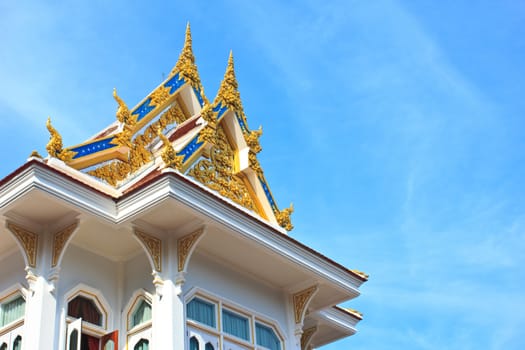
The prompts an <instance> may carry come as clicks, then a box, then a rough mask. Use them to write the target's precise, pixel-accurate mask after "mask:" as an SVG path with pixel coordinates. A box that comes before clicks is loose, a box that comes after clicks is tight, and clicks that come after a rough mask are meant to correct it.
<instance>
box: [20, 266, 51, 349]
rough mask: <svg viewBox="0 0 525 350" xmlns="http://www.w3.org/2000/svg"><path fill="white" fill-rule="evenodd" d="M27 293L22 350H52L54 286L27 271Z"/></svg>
mask: <svg viewBox="0 0 525 350" xmlns="http://www.w3.org/2000/svg"><path fill="white" fill-rule="evenodd" d="M26 278H27V280H28V282H29V293H28V295H27V297H26V317H25V322H24V335H25V336H24V338H23V340H22V349H23V350H34V349H39V350H54V349H56V346H55V344H54V341H55V339H54V338H55V326H56V305H57V304H56V297H55V296H54V295H53V291H54V286H53V284H52V283H49V282H48V281H47V280H46V279H45V278H44V277H42V276H36V275H35V274H34V272H33V271H32V270H31V269H28V270H27V277H26Z"/></svg>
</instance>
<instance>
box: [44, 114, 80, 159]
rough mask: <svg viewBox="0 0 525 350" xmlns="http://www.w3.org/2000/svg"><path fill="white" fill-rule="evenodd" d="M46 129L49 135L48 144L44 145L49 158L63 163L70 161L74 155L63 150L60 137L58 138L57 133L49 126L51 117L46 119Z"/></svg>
mask: <svg viewBox="0 0 525 350" xmlns="http://www.w3.org/2000/svg"><path fill="white" fill-rule="evenodd" d="M46 127H47V130H48V131H49V134H50V137H49V142H48V143H47V145H46V150H47V153H49V155H50V156H51V157H55V158H58V159H61V160H63V161H64V162H68V161H70V160H71V159H72V158H73V156H74V153H73V152H71V151H68V150H67V149H64V148H63V147H64V146H63V144H62V136H60V134H59V133H58V131H57V130H56V129H55V128H54V127H53V125H51V117H48V118H47V122H46Z"/></svg>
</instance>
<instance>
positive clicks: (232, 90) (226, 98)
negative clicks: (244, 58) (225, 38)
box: [215, 51, 244, 115]
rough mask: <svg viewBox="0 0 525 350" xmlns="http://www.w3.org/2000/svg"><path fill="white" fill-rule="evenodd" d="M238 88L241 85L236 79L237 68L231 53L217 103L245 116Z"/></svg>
mask: <svg viewBox="0 0 525 350" xmlns="http://www.w3.org/2000/svg"><path fill="white" fill-rule="evenodd" d="M238 87H239V84H238V83H237V78H236V77H235V68H234V64H233V52H231V51H230V57H228V65H227V67H226V72H225V73H224V78H223V79H222V82H221V85H220V87H219V92H218V93H217V97H216V98H215V103H216V104H218V103H219V102H222V103H223V104H224V105H226V106H227V107H228V108H229V109H231V110H233V111H236V112H239V113H241V114H242V115H244V113H243V108H242V103H241V94H240V93H239V90H238Z"/></svg>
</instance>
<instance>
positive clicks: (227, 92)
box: [46, 24, 293, 231]
mask: <svg viewBox="0 0 525 350" xmlns="http://www.w3.org/2000/svg"><path fill="white" fill-rule="evenodd" d="M113 96H114V98H115V101H116V102H117V105H118V107H117V112H116V116H115V117H116V120H115V122H114V123H112V124H111V125H109V126H107V127H106V128H104V129H103V130H101V131H100V132H99V133H97V134H96V136H94V137H92V138H90V139H88V140H86V141H85V142H82V143H80V144H77V145H74V146H69V147H64V146H63V144H62V137H61V135H60V134H59V132H58V131H57V130H56V129H55V128H54V127H53V126H52V124H51V120H50V119H48V121H47V128H48V130H49V132H50V141H49V143H48V144H47V147H46V149H47V151H48V153H49V157H48V158H47V162H48V163H50V164H54V165H55V166H56V167H60V168H61V170H62V171H66V172H67V173H68V174H69V175H70V176H72V177H76V178H78V180H79V181H81V182H83V183H85V184H87V185H89V186H92V187H94V188H97V189H99V190H100V189H101V188H103V189H105V190H102V191H103V192H104V191H105V192H107V193H108V194H111V195H114V193H124V192H125V191H128V190H130V189H132V188H135V187H137V185H138V184H140V182H141V181H144V179H147V178H151V176H153V175H154V174H158V173H160V172H163V171H165V169H172V170H173V171H175V172H178V173H180V174H182V175H183V176H185V177H187V178H189V179H190V180H193V181H196V182H198V183H200V184H201V185H203V186H205V187H207V188H208V189H209V190H211V191H212V192H214V193H216V194H217V195H219V196H221V197H223V198H225V199H226V200H229V201H232V202H234V203H235V204H236V205H239V206H241V207H244V208H245V209H246V210H248V211H251V212H253V213H254V214H255V215H257V216H258V217H260V218H261V219H262V220H264V221H268V222H270V223H272V224H278V225H280V226H281V227H283V228H285V229H286V230H288V231H289V230H291V229H292V228H293V226H292V224H291V220H290V215H291V213H292V211H293V207H292V206H290V207H289V208H286V209H283V210H281V209H279V207H278V206H277V203H276V201H275V199H274V197H273V195H272V192H271V191H270V186H269V185H268V183H267V181H266V178H265V176H264V172H263V169H262V166H261V164H260V163H259V161H258V159H257V154H258V153H259V152H261V150H262V148H261V146H260V143H259V137H260V136H261V135H262V129H261V128H259V129H258V130H252V129H250V127H249V126H248V121H247V118H246V115H245V114H244V109H243V106H242V102H241V98H240V93H239V90H238V82H237V79H236V77H235V69H234V59H233V54H232V53H231V52H230V56H229V59H228V64H227V67H226V72H225V74H224V78H223V80H222V82H221V84H220V87H219V91H218V93H217V95H216V96H215V98H214V100H213V102H211V103H210V102H209V100H208V99H207V97H206V95H205V94H204V89H203V87H202V84H201V81H200V77H199V74H198V70H197V66H196V64H195V57H194V55H193V50H192V39H191V31H190V26H189V24H188V26H187V28H186V37H185V42H184V46H183V49H182V52H181V54H180V56H179V59H178V61H177V63H176V64H175V66H174V67H173V69H172V71H171V73H170V74H169V76H168V77H167V78H166V79H165V80H164V81H163V82H162V83H161V84H160V85H158V86H157V87H156V88H155V89H154V90H153V91H152V92H151V93H149V94H148V95H147V96H146V97H145V98H144V99H143V100H142V101H140V102H139V103H138V104H137V105H136V106H135V107H133V108H131V109H130V108H128V106H127V104H126V102H124V101H123V100H122V99H121V98H120V97H119V95H118V93H117V90H114V91H113Z"/></svg>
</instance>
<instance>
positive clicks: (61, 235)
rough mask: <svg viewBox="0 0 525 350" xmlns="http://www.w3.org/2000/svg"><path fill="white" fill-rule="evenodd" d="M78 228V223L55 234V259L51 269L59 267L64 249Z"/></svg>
mask: <svg viewBox="0 0 525 350" xmlns="http://www.w3.org/2000/svg"><path fill="white" fill-rule="evenodd" d="M77 227H78V222H75V223H74V224H72V225H69V226H68V227H66V228H65V229H63V230H61V231H59V232H57V233H55V235H54V237H53V258H52V261H51V267H55V266H57V265H58V260H60V256H61V255H62V251H63V250H64V247H65V245H66V243H67V241H68V240H69V238H70V237H71V235H72V234H73V232H75V230H76V229H77Z"/></svg>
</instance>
